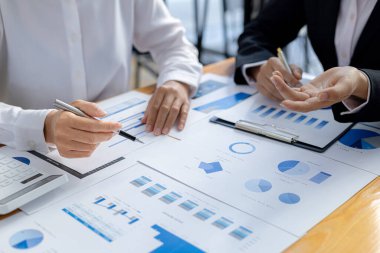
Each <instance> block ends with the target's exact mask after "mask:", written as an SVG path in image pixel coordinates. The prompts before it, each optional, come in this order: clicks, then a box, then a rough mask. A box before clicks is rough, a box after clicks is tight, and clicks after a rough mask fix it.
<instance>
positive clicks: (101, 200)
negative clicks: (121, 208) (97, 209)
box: [94, 197, 106, 205]
mask: <svg viewBox="0 0 380 253" xmlns="http://www.w3.org/2000/svg"><path fill="white" fill-rule="evenodd" d="M104 200H106V199H105V198H103V197H97V198H96V200H95V202H94V204H96V205H97V204H99V203H102V202H103V201H104Z"/></svg>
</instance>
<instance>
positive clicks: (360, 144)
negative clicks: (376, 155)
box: [339, 129, 380, 149]
mask: <svg viewBox="0 0 380 253" xmlns="http://www.w3.org/2000/svg"><path fill="white" fill-rule="evenodd" d="M339 142H340V143H342V144H343V145H345V146H347V147H351V148H355V149H377V148H380V134H378V133H376V132H373V131H370V130H364V129H351V130H350V131H348V132H347V133H346V134H345V135H344V136H343V137H342V138H340V140H339Z"/></svg>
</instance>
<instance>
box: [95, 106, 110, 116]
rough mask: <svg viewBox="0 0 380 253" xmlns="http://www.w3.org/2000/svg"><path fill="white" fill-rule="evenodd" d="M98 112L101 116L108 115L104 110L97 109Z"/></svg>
mask: <svg viewBox="0 0 380 253" xmlns="http://www.w3.org/2000/svg"><path fill="white" fill-rule="evenodd" d="M96 110H97V112H98V113H100V114H102V115H106V114H107V112H106V111H104V110H103V109H102V108H99V107H98V108H96Z"/></svg>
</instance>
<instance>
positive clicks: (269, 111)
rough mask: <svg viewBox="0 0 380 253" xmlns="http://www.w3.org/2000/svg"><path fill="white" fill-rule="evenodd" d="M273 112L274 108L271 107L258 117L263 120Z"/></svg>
mask: <svg viewBox="0 0 380 253" xmlns="http://www.w3.org/2000/svg"><path fill="white" fill-rule="evenodd" d="M275 110H276V108H274V107H272V108H270V109H268V110H267V111H265V112H263V113H262V114H261V115H260V117H263V118H265V117H267V116H269V115H270V114H271V113H272V112H274V111H275Z"/></svg>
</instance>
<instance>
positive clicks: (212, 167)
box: [198, 162, 223, 174]
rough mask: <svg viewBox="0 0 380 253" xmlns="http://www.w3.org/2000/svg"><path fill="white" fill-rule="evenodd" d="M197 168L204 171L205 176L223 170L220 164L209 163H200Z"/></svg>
mask: <svg viewBox="0 0 380 253" xmlns="http://www.w3.org/2000/svg"><path fill="white" fill-rule="evenodd" d="M198 168H200V169H202V170H204V171H205V172H206V173H207V174H211V173H215V172H219V171H222V170H223V167H222V165H221V164H220V162H211V163H205V162H201V163H200V164H199V166H198Z"/></svg>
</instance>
